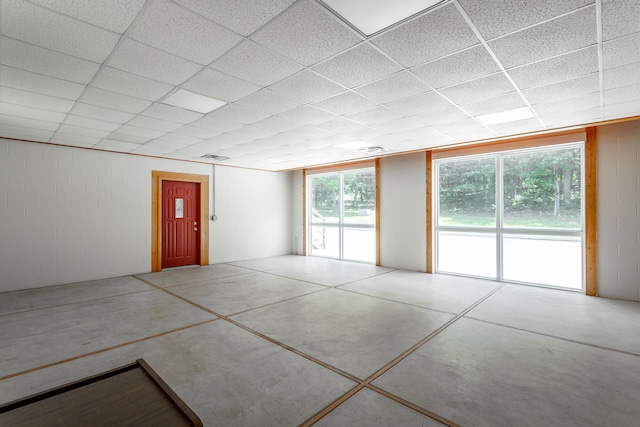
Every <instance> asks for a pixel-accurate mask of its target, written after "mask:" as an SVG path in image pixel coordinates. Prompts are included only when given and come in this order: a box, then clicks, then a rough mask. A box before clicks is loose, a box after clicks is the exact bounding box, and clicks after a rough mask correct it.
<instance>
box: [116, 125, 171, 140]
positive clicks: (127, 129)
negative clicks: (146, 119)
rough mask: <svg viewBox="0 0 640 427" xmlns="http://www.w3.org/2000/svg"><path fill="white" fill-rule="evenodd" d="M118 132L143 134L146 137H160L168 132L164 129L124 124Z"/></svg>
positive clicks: (135, 134)
mask: <svg viewBox="0 0 640 427" xmlns="http://www.w3.org/2000/svg"><path fill="white" fill-rule="evenodd" d="M118 133H123V134H125V135H133V136H142V137H145V138H160V137H161V136H163V135H164V134H166V132H164V131H159V130H153V129H147V128H141V127H138V126H131V125H123V126H122V127H119V128H118Z"/></svg>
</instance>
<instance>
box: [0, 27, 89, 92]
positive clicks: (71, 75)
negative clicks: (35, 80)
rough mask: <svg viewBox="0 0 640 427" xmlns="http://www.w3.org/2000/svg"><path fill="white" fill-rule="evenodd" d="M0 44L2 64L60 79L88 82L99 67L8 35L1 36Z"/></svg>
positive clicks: (0, 60)
mask: <svg viewBox="0 0 640 427" xmlns="http://www.w3.org/2000/svg"><path fill="white" fill-rule="evenodd" d="M0 45H1V46H2V55H0V62H1V63H2V65H8V66H10V67H14V68H19V69H21V70H26V71H31V72H34V73H38V74H43V75H45V76H50V77H56V78H59V79H62V80H68V81H72V82H76V83H84V84H86V83H89V82H90V81H91V79H92V78H93V76H94V75H95V74H96V71H98V67H99V65H98V64H96V63H94V62H90V61H85V60H84V59H80V58H76V57H74V56H71V55H66V54H64V53H60V52H54V51H52V50H49V49H45V48H42V47H39V46H34V45H32V44H28V43H24V42H21V41H18V40H14V39H10V38H8V37H2V39H1V40H0Z"/></svg>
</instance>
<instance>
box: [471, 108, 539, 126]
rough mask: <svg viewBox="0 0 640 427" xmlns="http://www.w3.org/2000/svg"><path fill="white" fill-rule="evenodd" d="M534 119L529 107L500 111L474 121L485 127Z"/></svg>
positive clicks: (477, 117) (478, 117)
mask: <svg viewBox="0 0 640 427" xmlns="http://www.w3.org/2000/svg"><path fill="white" fill-rule="evenodd" d="M532 117H534V114H533V111H531V109H530V108H529V107H522V108H516V109H515V110H507V111H502V112H500V113H492V114H485V115H482V116H476V119H477V120H478V121H479V122H480V123H482V124H483V125H485V126H490V125H497V124H501V123H509V122H516V121H518V120H524V119H530V118H532Z"/></svg>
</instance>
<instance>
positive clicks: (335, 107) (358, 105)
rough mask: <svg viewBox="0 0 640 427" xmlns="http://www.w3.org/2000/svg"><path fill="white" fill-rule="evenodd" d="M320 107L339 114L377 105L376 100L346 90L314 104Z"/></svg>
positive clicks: (355, 111)
mask: <svg viewBox="0 0 640 427" xmlns="http://www.w3.org/2000/svg"><path fill="white" fill-rule="evenodd" d="M314 105H315V106H316V107H318V108H322V109H323V110H327V111H329V112H331V113H334V114H337V115H345V114H352V113H357V112H358V111H363V110H368V109H370V108H373V107H375V106H376V105H377V104H376V102H374V101H372V100H370V99H367V98H365V97H363V96H361V95H358V94H357V93H355V92H344V93H341V94H340V95H336V96H333V97H331V98H328V99H325V100H323V101H320V102H316V103H315V104H314Z"/></svg>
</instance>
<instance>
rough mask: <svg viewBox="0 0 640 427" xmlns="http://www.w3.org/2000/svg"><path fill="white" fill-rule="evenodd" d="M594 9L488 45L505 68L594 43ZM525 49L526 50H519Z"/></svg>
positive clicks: (589, 8) (593, 7) (543, 24)
mask: <svg viewBox="0 0 640 427" xmlns="http://www.w3.org/2000/svg"><path fill="white" fill-rule="evenodd" d="M595 23H596V8H595V6H591V7H588V8H586V9H582V10H579V11H577V12H574V13H571V14H569V15H566V16H563V17H560V18H557V19H554V20H552V21H548V22H545V23H542V24H540V25H536V26H535V27H531V28H529V29H526V30H523V31H520V32H517V33H514V34H511V35H509V36H506V37H502V38H500V39H497V40H494V41H492V42H489V47H490V48H491V49H492V50H493V52H494V53H495V54H496V56H497V57H498V60H500V62H501V63H502V64H503V65H504V66H505V67H506V68H511V67H515V66H518V65H524V64H529V63H531V62H535V61H540V60H542V59H546V58H550V57H552V56H556V55H561V54H563V53H568V52H571V51H574V50H578V49H581V48H584V47H587V46H592V45H595V44H596V42H597V31H596V26H595ZM523 46H526V48H523Z"/></svg>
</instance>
